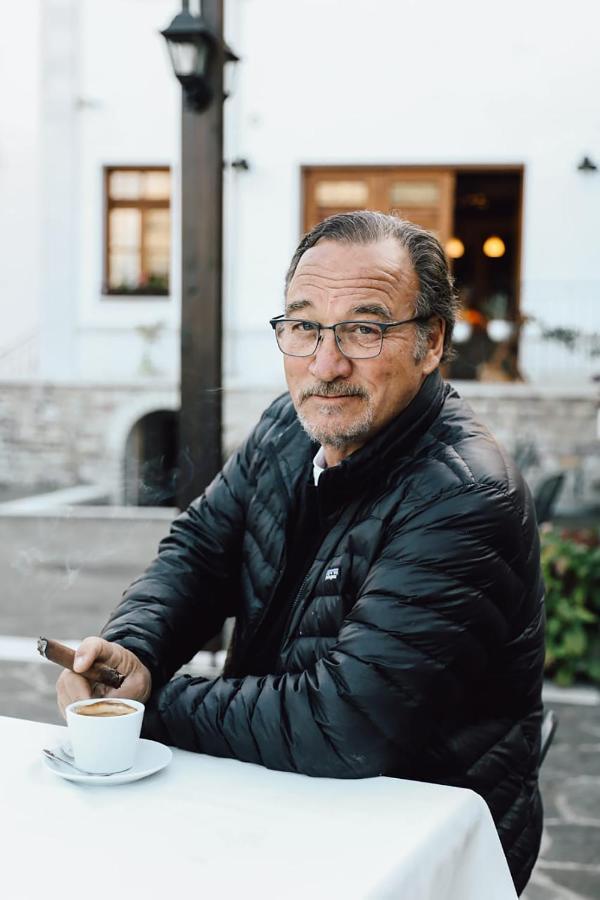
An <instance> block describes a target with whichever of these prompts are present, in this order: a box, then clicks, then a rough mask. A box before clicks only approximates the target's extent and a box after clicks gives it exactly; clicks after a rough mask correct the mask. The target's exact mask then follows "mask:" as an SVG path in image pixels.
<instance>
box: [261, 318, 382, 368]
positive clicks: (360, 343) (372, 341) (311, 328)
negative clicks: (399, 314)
mask: <svg viewBox="0 0 600 900" xmlns="http://www.w3.org/2000/svg"><path fill="white" fill-rule="evenodd" d="M275 333H276V336H277V343H278V344H279V347H280V349H281V350H282V351H283V353H287V354H289V355H290V356H312V355H313V353H315V352H316V350H317V346H318V343H319V328H318V326H317V325H316V324H315V323H314V322H305V321H289V320H288V321H283V322H278V323H277V325H276V326H275ZM335 335H336V340H337V344H338V347H339V348H340V350H341V351H342V353H344V354H345V355H346V356H349V357H352V358H354V359H366V358H368V357H369V356H377V355H378V354H379V353H380V351H381V344H382V341H383V332H382V330H381V329H380V328H378V327H377V326H375V325H370V324H368V323H367V322H342V323H340V324H338V325H336V326H335Z"/></svg>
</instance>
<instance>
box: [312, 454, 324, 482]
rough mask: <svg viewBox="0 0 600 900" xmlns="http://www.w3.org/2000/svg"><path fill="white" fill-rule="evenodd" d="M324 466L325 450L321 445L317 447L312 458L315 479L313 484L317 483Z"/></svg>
mask: <svg viewBox="0 0 600 900" xmlns="http://www.w3.org/2000/svg"><path fill="white" fill-rule="evenodd" d="M326 468H327V463H326V461H325V451H324V450H323V447H319V449H318V451H317V455H316V456H315V458H314V459H313V478H314V479H315V484H318V483H319V478H320V477H321V475H322V474H323V472H324V471H325V469H326Z"/></svg>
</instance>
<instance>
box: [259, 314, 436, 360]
mask: <svg viewBox="0 0 600 900" xmlns="http://www.w3.org/2000/svg"><path fill="white" fill-rule="evenodd" d="M430 319H431V316H413V317H412V319H402V320H401V321H400V322H368V321H365V320H364V319H344V321H343V322H335V323H334V324H333V325H321V323H320V322H313V321H312V319H294V318H290V317H289V316H286V315H285V314H282V315H280V316H274V317H273V318H272V319H269V325H270V326H271V328H272V329H273V331H274V332H275V340H277V331H276V328H277V325H279V324H281V323H282V322H307V323H308V324H309V325H314V326H315V327H316V328H317V341H316V343H315V347H314V350H313V351H312V352H311V353H288V352H287V351H286V350H282V348H281V345H280V343H279V341H278V340H277V346H278V347H279V349H280V350H281V352H282V353H283V354H284V356H294V357H296V358H297V359H306V358H307V357H308V356H314V355H315V353H316V352H317V350H318V349H319V344H320V342H321V332H322V331H333V336H334V338H335V344H336V347H337V348H338V350H339V351H340V353H341V354H342V355H343V356H345V357H347V359H377V357H378V356H379V355H380V354H381V351H382V350H383V339H384V337H385V333H386V331H387V330H388V328H397V327H398V325H408V324H410V322H415V323H417V324H424V323H425V322H429V320H430ZM338 325H370V326H371V325H372V326H374V327H375V328H379V330H380V331H381V344H380V347H379V351H378V352H377V353H375V354H374V355H373V356H350V355H349V354H348V353H346V352H345V351H344V350H343V349H342V347H341V346H340V340H339V337H338V333H337V331H336V329H337V327H338Z"/></svg>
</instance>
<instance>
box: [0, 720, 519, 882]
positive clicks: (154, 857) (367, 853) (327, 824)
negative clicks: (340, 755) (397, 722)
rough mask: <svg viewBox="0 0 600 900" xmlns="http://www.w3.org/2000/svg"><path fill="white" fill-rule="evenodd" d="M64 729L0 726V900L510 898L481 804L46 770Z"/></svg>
mask: <svg viewBox="0 0 600 900" xmlns="http://www.w3.org/2000/svg"><path fill="white" fill-rule="evenodd" d="M64 732H65V729H64V728H62V727H61V726H57V725H44V724H40V723H37V722H29V721H25V720H20V719H11V718H6V717H0V741H1V744H2V755H1V757H0V758H1V760H2V768H1V774H0V811H1V818H0V823H1V824H0V833H1V834H0V837H1V840H0V859H1V865H0V883H1V884H2V890H1V893H2V896H3V897H6V898H7V900H8V898H10V900H34V898H35V900H40V898H43V900H64V898H65V897H81V898H83V900H99V898H104V900H106V898H108V900H121V898H127V900H137V898H144V900H155V898H156V900H158V898H161V900H164V898H169V900H179V898H188V897H189V898H202V900H213V898H214V900H227V898H237V900H239V898H244V900H246V898H255V897H256V898H260V900H275V898H277V900H296V898H298V900H300V898H302V900H307V898H310V900H320V898H328V900H332V898H333V900H338V898H343V900H364V898H371V900H399V898H400V900H481V898H482V897H485V898H486V900H514V898H515V897H516V894H515V891H514V888H513V885H512V880H511V878H510V874H509V871H508V866H507V864H506V861H505V858H504V855H503V853H502V849H501V847H500V842H499V839H498V836H497V833H496V830H495V828H494V824H493V821H492V818H491V815H490V813H489V810H488V808H487V805H486V804H485V802H484V801H483V800H482V799H481V798H480V797H479V796H478V795H477V794H474V793H473V792H472V791H467V790H463V789H460V788H451V787H443V786H440V785H430V784H422V783H420V782H414V781H403V780H398V779H394V778H384V777H381V778H368V779H361V780H336V779H330V778H309V777H307V776H304V775H293V774H289V773H285V772H272V771H269V770H268V769H263V768H261V767H260V766H256V765H251V764H249V763H242V762H238V761H236V760H226V759H217V758H214V757H210V756H204V755H202V754H195V753H188V752H185V751H183V750H175V751H174V757H173V761H172V762H171V764H170V765H169V766H168V767H167V768H166V769H164V770H163V771H162V772H159V773H157V774H155V775H152V776H150V777H149V778H146V779H144V780H141V781H137V782H133V783H130V784H124V785H118V786H112V787H107V786H104V787H98V786H95V785H88V784H75V783H72V782H68V781H65V780H63V779H61V778H58V777H57V776H56V775H54V774H52V772H50V771H49V770H48V769H47V768H46V767H45V765H44V763H43V761H42V758H41V754H40V748H41V747H48V746H54V745H56V744H57V743H58V742H59V741H60V739H61V738H62V737H63V735H64Z"/></svg>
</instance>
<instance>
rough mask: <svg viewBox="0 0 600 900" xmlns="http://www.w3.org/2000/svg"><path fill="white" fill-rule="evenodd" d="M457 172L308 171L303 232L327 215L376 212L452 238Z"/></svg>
mask: <svg viewBox="0 0 600 900" xmlns="http://www.w3.org/2000/svg"><path fill="white" fill-rule="evenodd" d="M454 180H455V178H454V172H452V171H450V170H447V169H446V170H443V169H418V168H402V167H398V168H395V167H379V168H371V167H367V166H319V167H308V168H305V169H304V170H303V184H304V221H303V225H304V230H305V231H309V230H310V229H311V228H312V227H313V226H314V225H316V224H317V223H318V222H321V221H322V220H323V219H325V218H326V217H327V216H331V215H333V214H334V213H338V212H351V211H352V210H355V209H374V210H378V211H380V212H384V213H388V214H391V215H396V216H398V217H399V218H402V219H409V221H411V222H415V223H416V224H417V225H421V226H423V228H427V229H429V230H430V231H433V232H434V233H435V234H436V235H437V237H438V238H439V239H440V241H441V242H442V243H443V244H444V243H445V242H446V241H447V240H448V238H450V237H451V234H452V219H453V208H454Z"/></svg>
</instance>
